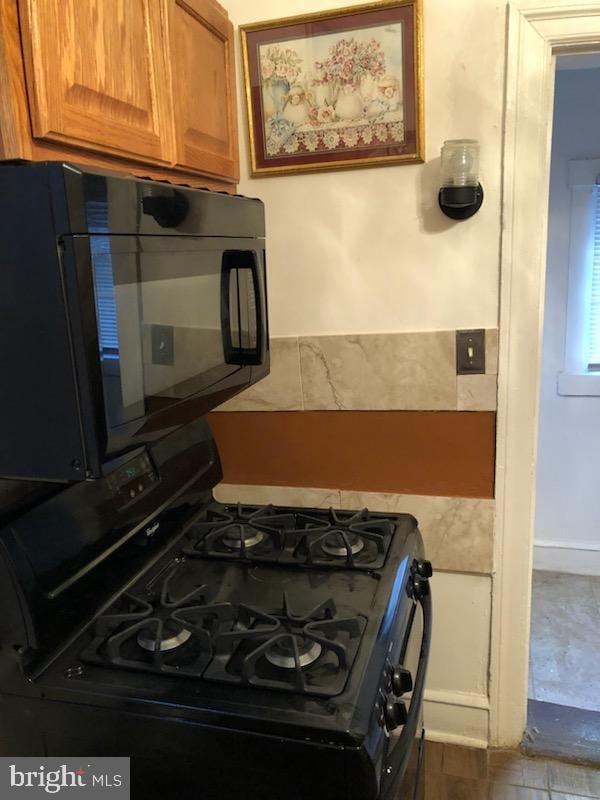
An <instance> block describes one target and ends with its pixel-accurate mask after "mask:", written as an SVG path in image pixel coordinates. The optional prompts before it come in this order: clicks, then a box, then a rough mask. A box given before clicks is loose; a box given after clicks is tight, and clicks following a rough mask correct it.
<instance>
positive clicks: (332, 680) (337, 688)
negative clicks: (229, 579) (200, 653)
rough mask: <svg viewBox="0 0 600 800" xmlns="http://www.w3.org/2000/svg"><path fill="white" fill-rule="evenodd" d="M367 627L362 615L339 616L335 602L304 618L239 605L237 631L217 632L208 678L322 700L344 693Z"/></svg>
mask: <svg viewBox="0 0 600 800" xmlns="http://www.w3.org/2000/svg"><path fill="white" fill-rule="evenodd" d="M365 626H366V619H365V618H364V617H361V616H356V617H350V618H339V617H338V616H337V611H336V607H335V603H334V602H333V600H327V601H326V602H324V603H321V604H320V605H318V606H316V607H315V608H313V609H312V610H310V611H308V612H306V613H304V614H300V615H298V614H296V613H294V611H292V609H291V607H290V603H289V600H288V597H287V595H284V598H283V608H282V609H280V610H278V611H275V612H273V613H265V612H264V611H261V610H259V609H256V608H251V607H250V606H239V611H238V617H237V620H236V623H235V625H234V628H233V630H231V631H226V632H222V633H219V634H217V636H216V637H215V642H214V647H215V655H214V658H213V660H212V662H211V663H210V665H209V666H208V668H207V670H206V672H205V673H204V677H205V678H206V679H207V680H212V681H218V682H225V683H237V684H243V685H250V686H256V687H261V688H264V689H277V690H281V691H286V692H294V693H298V694H305V695H315V696H318V697H334V696H335V695H338V694H340V693H341V692H343V691H344V687H345V685H346V681H347V679H348V675H349V674H350V670H351V668H352V664H353V662H354V659H355V657H356V654H357V652H358V648H359V645H360V640H361V638H362V634H363V632H364V629H365Z"/></svg>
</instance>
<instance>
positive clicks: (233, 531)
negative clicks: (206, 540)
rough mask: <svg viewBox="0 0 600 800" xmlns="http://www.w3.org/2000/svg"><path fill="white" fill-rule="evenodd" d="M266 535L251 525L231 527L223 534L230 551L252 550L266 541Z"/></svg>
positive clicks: (223, 539)
mask: <svg viewBox="0 0 600 800" xmlns="http://www.w3.org/2000/svg"><path fill="white" fill-rule="evenodd" d="M265 535H266V534H265V533H264V532H263V531H260V530H258V529H257V528H253V527H251V526H249V525H230V526H229V527H228V528H227V529H226V530H225V532H224V533H223V538H222V541H223V544H224V545H225V546H226V547H228V548H229V549H230V550H240V551H241V550H242V548H244V550H251V549H252V548H253V547H256V545H257V544H260V543H261V542H262V541H264V538H265Z"/></svg>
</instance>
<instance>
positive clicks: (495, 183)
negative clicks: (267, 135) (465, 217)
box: [225, 0, 506, 336]
mask: <svg viewBox="0 0 600 800" xmlns="http://www.w3.org/2000/svg"><path fill="white" fill-rule="evenodd" d="M225 5H226V6H227V9H228V11H229V14H230V16H231V18H232V20H233V22H234V24H236V25H240V24H243V23H246V22H253V21H256V20H266V19H270V18H276V17H281V16H288V15H295V14H302V13H306V12H310V11H316V10H322V9H325V8H335V7H336V6H348V5H358V3H356V1H355V2H351V0H341V2H339V0H338V2H336V0H254V1H253V2H252V3H250V2H248V0H225ZM424 9H425V10H424V51H425V60H424V68H425V69H424V71H425V134H426V163H425V164H424V165H407V166H395V167H383V168H381V167H380V168H373V169H358V170H345V171H337V172H326V173H322V174H316V173H315V174H311V175H298V176H296V175H292V176H285V177H276V178H273V177H270V178H263V179H249V178H248V159H247V152H246V149H247V138H248V137H247V130H246V112H245V107H244V106H243V105H242V103H241V92H240V125H241V127H242V130H241V134H242V136H241V150H242V161H241V180H240V184H239V186H240V191H241V192H244V193H247V194H250V195H253V196H259V197H261V198H262V199H263V200H264V201H265V203H266V206H267V231H268V236H269V239H268V241H269V296H270V316H271V332H272V334H273V335H274V336H297V335H314V334H322V333H368V332H380V331H383V332H388V331H418V330H444V329H455V328H469V327H482V328H494V327H496V325H497V313H498V249H499V235H500V191H499V188H500V170H501V158H500V153H501V127H502V91H503V66H504V44H505V41H504V37H505V15H506V10H505V3H504V2H500V1H499V0H451V2H449V1H448V0H424ZM239 80H240V83H241V81H242V78H241V72H240V74H239ZM462 137H470V138H476V139H479V140H480V142H481V173H482V183H483V185H484V189H485V192H486V199H485V202H484V205H483V208H482V209H481V211H480V212H479V213H478V214H477V216H476V217H474V218H473V219H471V220H469V221H467V222H464V223H459V224H456V223H454V222H452V221H450V220H448V219H447V218H446V217H444V216H443V215H442V214H441V213H440V212H439V209H438V208H437V189H438V184H439V152H440V147H441V145H442V143H443V141H444V139H452V138H462Z"/></svg>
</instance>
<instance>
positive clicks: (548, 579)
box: [529, 570, 600, 800]
mask: <svg viewBox="0 0 600 800" xmlns="http://www.w3.org/2000/svg"><path fill="white" fill-rule="evenodd" d="M599 619H600V577H588V576H586V575H567V574H562V573H557V572H541V571H537V570H536V571H534V573H533V600H532V613H531V649H530V669H529V697H530V698H531V699H532V700H541V701H543V702H547V703H556V704H558V705H563V706H573V707H574V708H583V709H588V710H590V711H600V624H599ZM561 800H562V799H561Z"/></svg>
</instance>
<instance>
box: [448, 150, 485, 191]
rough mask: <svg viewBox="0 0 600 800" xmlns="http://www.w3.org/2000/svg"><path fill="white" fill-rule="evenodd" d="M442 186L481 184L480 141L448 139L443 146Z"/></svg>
mask: <svg viewBox="0 0 600 800" xmlns="http://www.w3.org/2000/svg"><path fill="white" fill-rule="evenodd" d="M441 161H442V188H443V187H446V186H477V185H478V184H479V142H478V141H477V140H476V139H448V140H447V141H445V142H444V146H443V147H442V158H441Z"/></svg>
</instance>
